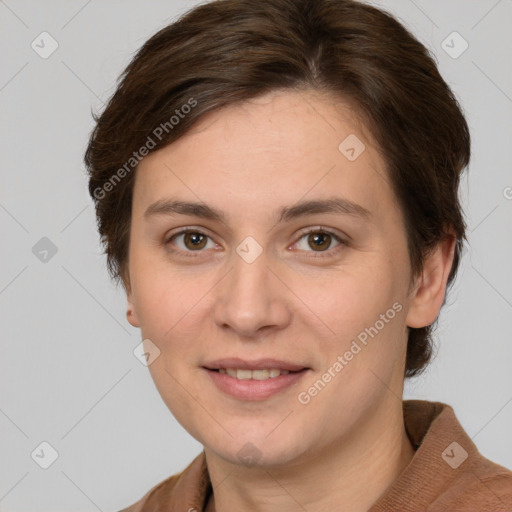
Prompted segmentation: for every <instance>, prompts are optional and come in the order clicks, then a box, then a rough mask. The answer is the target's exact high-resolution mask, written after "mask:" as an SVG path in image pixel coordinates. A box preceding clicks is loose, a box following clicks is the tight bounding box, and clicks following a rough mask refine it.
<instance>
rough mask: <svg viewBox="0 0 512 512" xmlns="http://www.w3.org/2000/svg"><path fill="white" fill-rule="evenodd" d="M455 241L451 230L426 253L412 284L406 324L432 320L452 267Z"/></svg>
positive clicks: (417, 324)
mask: <svg viewBox="0 0 512 512" xmlns="http://www.w3.org/2000/svg"><path fill="white" fill-rule="evenodd" d="M455 242H456V238H455V236H454V235H453V234H449V235H446V236H445V237H444V238H443V239H442V240H441V241H440V242H439V244H438V245H437V246H436V247H435V249H434V250H432V251H431V252H430V253H429V255H428V256H427V257H426V259H425V263H424V266H423V270H422V272H421V274H420V275H419V276H418V277H417V278H416V283H415V285H414V288H413V292H412V298H411V305H410V308H409V311H408V314H407V321H406V324H407V326H408V327H414V328H420V327H426V326H427V325H431V324H432V323H434V322H435V320H436V318H437V316H438V315H439V311H440V310H441V306H442V305H443V302H444V298H445V295H446V283H447V281H448V275H449V274H450V270H451V268H452V263H453V257H454V254H455Z"/></svg>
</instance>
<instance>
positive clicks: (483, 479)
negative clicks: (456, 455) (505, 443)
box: [457, 459, 512, 512]
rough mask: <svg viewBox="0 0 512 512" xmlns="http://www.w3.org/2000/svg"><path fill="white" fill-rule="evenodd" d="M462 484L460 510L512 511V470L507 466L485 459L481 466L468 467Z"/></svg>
mask: <svg viewBox="0 0 512 512" xmlns="http://www.w3.org/2000/svg"><path fill="white" fill-rule="evenodd" d="M460 484H461V486H462V488H463V489H464V492H462V493H460V495H459V498H458V500H457V506H458V508H460V510H482V511H485V510H489V511H493V512H494V511H495V512H498V511H503V512H510V511H512V471H510V470H508V469H507V468H504V467H502V466H500V465H498V464H495V463H494V462H492V461H490V460H488V459H484V462H482V463H481V465H480V466H477V467H473V468H472V467H469V468H468V470H467V471H466V472H465V475H464V478H461V482H460Z"/></svg>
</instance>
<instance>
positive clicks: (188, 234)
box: [165, 229, 215, 255]
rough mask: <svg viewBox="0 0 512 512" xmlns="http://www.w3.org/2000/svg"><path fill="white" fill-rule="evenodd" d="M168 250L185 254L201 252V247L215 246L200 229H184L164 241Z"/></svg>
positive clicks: (211, 247)
mask: <svg viewBox="0 0 512 512" xmlns="http://www.w3.org/2000/svg"><path fill="white" fill-rule="evenodd" d="M208 244H209V245H208ZM165 245H166V246H168V248H169V250H171V251H172V252H175V253H179V254H183V255H186V254H187V253H189V255H190V253H192V252H196V253H203V252H206V251H203V249H213V248H215V242H214V241H213V240H212V239H211V238H210V237H209V236H208V235H206V234H204V233H201V231H195V230H192V229H185V230H183V231H180V232H179V233H175V234H174V235H172V236H171V237H170V238H168V239H167V240H166V241H165Z"/></svg>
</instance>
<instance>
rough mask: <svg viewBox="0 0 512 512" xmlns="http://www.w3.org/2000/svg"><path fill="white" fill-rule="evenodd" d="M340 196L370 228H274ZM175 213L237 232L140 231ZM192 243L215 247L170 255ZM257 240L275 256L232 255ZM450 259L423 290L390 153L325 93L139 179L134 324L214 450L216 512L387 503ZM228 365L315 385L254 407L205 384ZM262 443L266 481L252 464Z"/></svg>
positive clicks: (237, 123) (213, 126)
mask: <svg viewBox="0 0 512 512" xmlns="http://www.w3.org/2000/svg"><path fill="white" fill-rule="evenodd" d="M350 134H355V135H356V136H357V137H358V138H359V139H360V140H361V141H363V143H364V144H365V146H366V149H365V150H364V151H363V152H362V153H361V155H360V156H359V157H358V158H357V159H356V160H354V161H349V160H348V159H347V158H345V156H344V155H343V154H342V153H341V152H340V151H339V150H338V145H339V144H340V142H342V141H343V140H344V139H345V138H346V137H347V136H348V135H350ZM334 196H336V197H343V198H346V199H349V200H350V201H352V202H355V203H357V204H358V205H361V206H362V207H364V208H366V209H367V210H369V212H370V216H369V217H368V218H366V219H365V218H359V217H357V216H354V215H346V214H340V213H320V214H309V215H307V216H304V217H301V218H296V219H293V220H290V221H287V222H283V223H276V222H277V213H276V212H277V211H278V210H279V209H280V208H281V207H283V206H290V205H294V204H296V203H297V202H298V201H299V200H311V199H326V198H332V197H334ZM165 198H172V199H180V200H183V201H198V202H203V203H206V204H208V205H211V206H213V207H215V208H217V209H219V210H222V211H223V212H224V213H225V215H226V222H219V221H214V220H209V219H203V218H199V217H195V216H189V215H173V216H171V215H155V216H152V217H150V218H148V219H146V218H144V212H145V210H146V208H147V207H148V206H149V205H150V204H151V203H153V202H154V201H156V200H158V199H165ZM184 227H191V228H196V229H197V230H198V231H200V233H204V234H206V235H207V237H208V238H206V240H207V241H208V242H207V244H206V246H204V247H203V248H201V249H200V250H198V249H196V248H195V246H194V244H193V243H191V242H190V241H188V243H187V240H186V239H185V236H184V235H181V236H180V235H178V236H177V237H176V238H174V239H171V241H169V242H168V243H167V245H166V241H167V240H168V239H169V237H170V236H171V235H172V234H175V233H178V232H179V231H180V229H183V228H184ZM320 227H322V228H323V229H319V228H320ZM309 228H311V229H316V231H317V232H320V234H321V233H325V229H327V230H328V231H331V232H333V233H334V234H336V235H339V236H340V237H344V240H346V241H347V244H346V245H345V244H341V245H339V243H338V242H337V240H336V239H334V238H333V239H331V242H330V244H329V238H327V242H325V244H324V245H325V246H326V248H323V249H322V251H319V250H318V248H316V246H315V245H314V244H313V243H310V242H308V235H306V236H304V231H305V230H307V229H309ZM247 236H252V237H253V238H254V239H255V240H256V241H257V242H258V244H259V245H260V246H261V247H262V248H263V253H262V254H261V255H260V256H259V257H258V258H257V259H256V260H255V261H254V262H252V263H247V262H246V261H244V259H242V258H241V257H240V256H239V254H238V253H237V252H236V248H237V246H238V245H239V244H240V242H242V240H244V239H245V238H246V237H247ZM196 243H197V239H196ZM322 247H324V246H322ZM173 249H174V251H176V252H173V251H172V250H173ZM453 249H454V240H453V237H447V238H445V239H444V240H443V241H442V242H441V243H440V244H439V246H438V247H437V248H436V249H435V250H434V251H433V252H432V253H431V254H430V256H429V257H428V258H427V259H426V261H425V266H424V269H423V272H422V274H421V275H419V276H416V277H415V278H414V279H413V276H411V268H410V262H409V257H408V251H407V240H406V234H405V227H404V222H403V217H402V213H401V210H400V207H399V204H398V203H397V201H396V198H395V196H394V194H393V191H392V189H391V188H390V185H389V183H388V179H387V176H386V170H385V166H384V161H383V160H382V158H381V156H380V153H379V151H378V148H377V147H376V145H375V143H374V141H373V140H372V138H371V137H370V135H369V134H368V133H367V132H366V131H365V130H364V127H363V126H362V125H361V123H360V122H359V121H358V118H357V116H356V115H355V113H354V112H353V111H352V110H351V109H350V107H349V104H348V103H344V102H342V101H341V100H340V99H339V98H334V97H328V96H325V95H321V94H319V93H318V92H314V91H310V90H308V91H300V92H299V91H293V92H292V91H280V92H273V93H271V94H267V95H265V96H263V97H260V98H259V99H256V100H251V101H248V102H245V103H243V104H239V105H232V106H229V107H227V108H224V109H222V110H219V111H215V112H212V113H209V114H207V115H206V116H204V117H203V118H202V119H201V120H200V122H199V124H197V125H195V126H194V128H193V129H192V130H191V131H189V132H188V133H187V134H186V135H185V136H183V137H182V138H180V139H178V140H177V141H176V142H174V143H173V144H171V145H169V146H167V147H165V148H163V149H160V150H158V151H156V152H153V153H151V154H150V155H149V156H147V157H146V158H145V159H144V160H143V161H142V162H141V163H140V165H139V167H138V169H137V174H136V181H135V185H134V195H133V208H132V224H131V232H130V246H129V261H128V266H127V270H128V278H127V281H126V283H125V286H126V290H127V299H128V312H127V317H128V320H129V322H130V323H131V324H132V325H133V326H134V327H139V328H140V329H141V333H142V336H143V338H144V339H146V338H149V339H151V340H152V342H153V343H154V344H155V345H156V346H157V347H158V348H159V350H160V356H159V357H158V358H157V359H155V361H154V362H153V363H152V364H151V365H150V366H149V369H150V372H151V375H152V377H153V379H154V381H155V384H156V386H157V389H158V391H159V393H160V394H161V396H162V399H163V400H164V402H165V403H166V405H167V406H168V407H169V409H170V411H171V412H172V413H173V415H174V416H175V417H176V419H177V420H178V421H179V422H180V424H181V425H182V426H183V427H184V428H185V429H186V430H187V431H188V432H189V433H190V434H191V435H192V436H193V437H195V438H196V439H197V440H198V441H199V442H200V443H201V444H202V445H203V446H204V448H205V454H206V459H207V465H208V470H209V473H210V477H211V480H212V482H213V487H214V489H215V490H214V496H213V497H212V498H211V499H210V502H209V504H208V510H213V507H214V506H215V510H217V512H227V511H230V510H239V511H271V510H272V511H274V510H281V511H292V510H293V511H296V510H302V508H301V507H303V509H306V510H308V511H310V512H315V511H320V510H351V511H359V510H361V511H363V510H367V509H368V508H370V507H371V505H372V504H373V503H375V501H376V500H377V499H378V498H379V497H380V496H381V495H382V494H383V493H384V492H385V490H386V489H387V488H388V487H389V486H390V485H391V484H392V482H393V481H394V480H395V479H396V477H397V476H398V475H399V474H400V472H401V471H403V469H404V468H405V467H406V466H407V464H408V463H409V462H410V460H411V458H412V457H413V455H414V450H413V448H412V446H411V444H410V442H409V439H408V437H407V434H406V431H405V427H404V423H403V417H402V409H401V407H402V391H403V384H404V367H405V354H406V346H407V332H408V329H407V328H408V327H422V326H425V325H429V324H431V323H432V322H433V321H434V320H435V319H436V317H437V315H438V313H439V310H440V308H441V305H442V302H443V299H444V296H445V290H446V280H447V277H448V273H449V270H450V267H451V264H452V260H453ZM187 251H188V252H187ZM191 253H193V254H192V257H187V256H185V254H191ZM315 256H316V257H315ZM394 303H399V304H400V305H401V306H402V308H401V311H400V312H399V313H397V314H396V315H395V316H394V318H393V319H392V320H389V322H387V323H386V324H385V326H384V328H382V329H381V330H379V332H378V334H377V335H376V336H374V337H373V338H369V340H368V343H367V345H366V346H364V347H363V348H362V350H361V351H360V352H359V353H357V355H355V356H354V357H353V359H352V360H351V361H349V362H348V364H347V365H346V366H344V367H343V369H342V370H341V371H340V372H339V373H337V374H336V376H335V377H333V378H332V379H331V381H330V382H329V383H328V384H327V385H326V386H325V387H324V388H323V389H322V390H321V391H320V392H319V393H318V394H317V395H316V396H314V397H312V398H311V400H310V401H309V402H308V403H307V404H302V403H300V402H299V400H298V394H299V393H300V392H303V391H305V390H306V391H307V390H308V388H309V387H310V386H312V385H313V384H314V383H315V381H317V380H318V379H319V378H321V377H322V375H323V374H324V373H325V371H326V370H327V369H328V368H329V367H332V365H333V363H334V362H335V361H336V360H337V357H338V356H339V355H343V354H344V353H345V352H346V351H347V350H348V349H349V348H350V345H351V343H352V341H353V340H354V339H356V337H357V335H358V334H359V333H361V331H363V330H364V329H365V328H368V327H370V326H374V325H375V323H376V321H377V320H379V318H381V317H380V315H381V314H383V313H385V312H386V311H387V310H389V308H391V307H392V305H393V304H394ZM221 357H240V358H242V359H251V360H254V359H257V358H262V357H272V358H277V359H282V360H286V361H291V362H295V363H300V364H301V365H303V366H306V367H309V368H310V370H309V371H308V372H307V374H306V375H305V376H304V377H303V378H302V379H301V380H300V381H299V382H298V383H296V385H295V384H294V385H293V386H291V387H290V388H288V389H286V390H284V391H281V392H280V393H278V394H276V395H273V396H271V397H270V398H267V399H265V400H260V401H247V400H240V399H235V398H232V397H230V396H228V395H226V394H224V393H222V392H221V391H220V390H219V389H217V388H216V386H214V385H213V384H212V382H211V379H210V376H209V375H208V373H207V372H206V371H205V370H204V369H203V368H202V365H203V364H205V363H206V362H207V361H209V360H210V361H211V360H212V359H217V358H221ZM249 442H250V443H252V445H254V447H255V448H253V449H254V450H256V453H257V457H256V458H258V460H257V462H256V463H255V464H244V462H243V461H242V460H241V459H240V457H239V455H238V452H239V450H240V449H242V448H243V447H244V446H245V445H246V444H247V443H249Z"/></svg>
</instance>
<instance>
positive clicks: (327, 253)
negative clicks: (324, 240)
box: [164, 226, 348, 258]
mask: <svg viewBox="0 0 512 512" xmlns="http://www.w3.org/2000/svg"><path fill="white" fill-rule="evenodd" d="M187 233H194V234H198V235H203V236H206V237H207V238H210V239H211V237H210V236H209V235H207V234H206V233H203V232H202V231H201V230H199V229H194V228H185V229H182V230H181V231H179V232H177V233H173V234H172V235H170V236H169V237H167V238H166V240H165V242H164V244H165V245H166V246H169V245H171V242H172V240H174V239H175V238H177V237H178V236H181V235H185V234H187ZM311 233H321V234H324V235H329V236H331V237H332V238H334V240H336V241H337V242H338V243H339V245H337V246H336V247H334V248H333V249H327V250H326V251H306V252H312V253H313V254H312V255H310V256H307V257H308V258H327V257H330V256H332V255H333V254H337V252H338V250H341V249H342V248H343V247H344V246H346V245H348V244H347V242H346V241H345V240H343V239H342V238H341V237H340V236H339V235H337V234H336V233H334V232H332V231H330V230H329V229H326V228H323V227H321V226H319V227H316V228H313V229H309V230H307V231H304V232H302V233H301V235H300V236H299V238H298V239H297V242H299V241H300V240H302V239H303V238H304V237H305V236H308V235H310V234H311ZM297 242H295V243H294V244H293V245H296V244H297ZM170 250H171V252H172V253H179V254H181V255H183V256H185V257H187V258H197V257H200V253H202V252H204V251H203V250H198V251H183V250H181V249H170ZM194 253H198V254H194Z"/></svg>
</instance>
